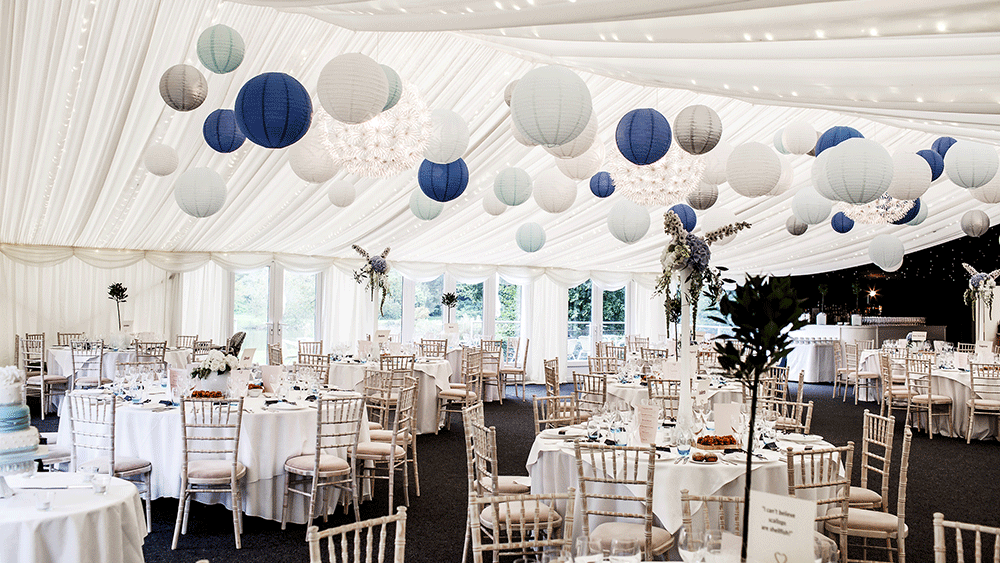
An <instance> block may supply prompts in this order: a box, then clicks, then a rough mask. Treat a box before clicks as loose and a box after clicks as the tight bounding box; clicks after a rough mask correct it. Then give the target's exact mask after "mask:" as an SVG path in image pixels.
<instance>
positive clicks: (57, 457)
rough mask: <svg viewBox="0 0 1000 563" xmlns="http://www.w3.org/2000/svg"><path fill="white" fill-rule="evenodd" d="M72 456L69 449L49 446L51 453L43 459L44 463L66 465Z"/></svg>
mask: <svg viewBox="0 0 1000 563" xmlns="http://www.w3.org/2000/svg"><path fill="white" fill-rule="evenodd" d="M70 456H71V454H70V451H69V448H60V447H58V446H49V453H47V454H45V457H43V458H42V463H43V464H48V463H66V462H68V461H69V460H70Z"/></svg>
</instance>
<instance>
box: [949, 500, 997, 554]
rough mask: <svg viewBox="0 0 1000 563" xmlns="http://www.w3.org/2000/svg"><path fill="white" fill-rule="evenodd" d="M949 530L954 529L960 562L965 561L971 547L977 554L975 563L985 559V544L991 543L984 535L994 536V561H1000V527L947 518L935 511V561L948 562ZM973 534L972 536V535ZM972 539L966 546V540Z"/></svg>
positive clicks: (956, 549) (956, 550) (956, 552)
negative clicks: (985, 539) (984, 539)
mask: <svg viewBox="0 0 1000 563" xmlns="http://www.w3.org/2000/svg"><path fill="white" fill-rule="evenodd" d="M946 529H948V530H954V531H955V535H954V539H953V543H954V546H955V559H954V561H957V562H958V563H965V551H966V549H971V550H972V551H973V553H974V554H975V555H974V556H975V559H973V561H975V563H982V561H983V546H984V545H986V546H988V545H989V543H988V542H985V541H983V536H987V537H989V536H993V549H992V552H993V559H986V561H993V563H1000V528H994V527H992V526H980V525H978V524H969V523H966V522H957V521H952V520H945V519H944V514H941V513H940V512H935V513H934V563H948V538H947V532H946ZM970 536H971V537H970ZM967 539H968V540H970V541H969V543H970V544H971V546H969V548H967V547H966V540H967Z"/></svg>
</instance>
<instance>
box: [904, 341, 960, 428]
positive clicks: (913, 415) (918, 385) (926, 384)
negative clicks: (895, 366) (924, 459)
mask: <svg viewBox="0 0 1000 563" xmlns="http://www.w3.org/2000/svg"><path fill="white" fill-rule="evenodd" d="M933 364H934V362H933V360H931V359H928V358H926V357H909V358H906V377H907V379H908V380H909V383H910V396H909V400H908V401H907V403H906V423H907V426H910V424H911V422H913V420H914V419H916V422H913V424H914V425H916V426H919V425H920V422H921V420H922V418H921V414H926V415H927V427H926V429H927V437H928V438H930V439H933V438H934V417H935V416H945V417H947V418H948V430H949V435H951V436H954V435H955V425H954V423H953V421H952V399H951V397H949V396H947V395H942V394H940V393H936V391H937V381H936V378H934V377H933V376H932V374H931V369H932V367H933ZM935 407H941V409H940V411H938V412H935V411H936V409H935ZM941 411H943V412H941Z"/></svg>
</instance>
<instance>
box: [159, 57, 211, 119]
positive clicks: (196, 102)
mask: <svg viewBox="0 0 1000 563" xmlns="http://www.w3.org/2000/svg"><path fill="white" fill-rule="evenodd" d="M207 95H208V82H206V81H205V77H204V76H203V75H202V74H201V72H200V71H199V70H198V69H196V68H194V67H193V66H191V65H185V64H179V65H174V66H172V67H170V68H168V69H167V70H166V71H164V72H163V75H162V76H160V97H161V98H163V101H164V102H165V103H166V104H167V105H168V106H170V107H171V108H173V109H175V110H177V111H191V110H193V109H195V108H197V107H198V106H200V105H201V103H202V102H204V101H205V97H206V96H207Z"/></svg>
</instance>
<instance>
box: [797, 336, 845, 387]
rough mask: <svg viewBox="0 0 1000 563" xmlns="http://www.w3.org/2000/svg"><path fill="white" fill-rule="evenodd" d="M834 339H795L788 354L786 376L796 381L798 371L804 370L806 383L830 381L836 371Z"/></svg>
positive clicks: (836, 342) (836, 343)
mask: <svg viewBox="0 0 1000 563" xmlns="http://www.w3.org/2000/svg"><path fill="white" fill-rule="evenodd" d="M835 345H838V341H836V340H812V339H810V340H801V339H796V340H795V341H794V343H793V347H792V351H791V353H790V354H788V378H789V380H791V381H798V377H799V372H800V371H803V370H805V382H806V383H832V382H833V377H834V373H835V372H836V369H835V367H836V366H835V365H834V361H833V359H834V358H833V347H834V346H835Z"/></svg>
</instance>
